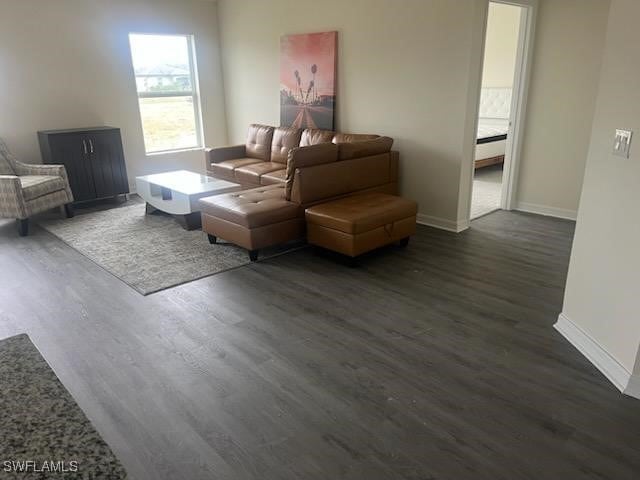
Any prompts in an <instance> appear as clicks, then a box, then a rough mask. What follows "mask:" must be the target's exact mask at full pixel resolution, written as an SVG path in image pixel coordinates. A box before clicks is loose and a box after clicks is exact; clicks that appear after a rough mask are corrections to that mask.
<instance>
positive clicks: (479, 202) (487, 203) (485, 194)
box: [471, 165, 502, 220]
mask: <svg viewBox="0 0 640 480" xmlns="http://www.w3.org/2000/svg"><path fill="white" fill-rule="evenodd" d="M501 194H502V165H493V166H491V167H485V168H479V169H478V170H476V171H475V175H474V177H473V197H472V200H471V219H472V220H473V219H474V218H478V217H481V216H483V215H486V214H487V213H491V212H493V211H494V210H498V209H499V208H500V197H501Z"/></svg>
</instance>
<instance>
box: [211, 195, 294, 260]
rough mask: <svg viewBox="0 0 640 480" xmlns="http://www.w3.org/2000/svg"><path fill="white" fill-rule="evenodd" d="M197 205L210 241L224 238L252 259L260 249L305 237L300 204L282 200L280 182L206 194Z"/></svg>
mask: <svg viewBox="0 0 640 480" xmlns="http://www.w3.org/2000/svg"><path fill="white" fill-rule="evenodd" d="M199 204H200V210H201V215H202V230H203V231H205V232H206V233H207V234H208V236H209V242H211V243H216V241H217V239H218V238H223V239H224V240H227V241H229V242H232V243H235V244H236V245H240V246H241V247H244V248H246V249H247V250H248V251H249V258H250V259H251V260H252V261H255V260H257V258H258V250H260V249H261V248H265V247H268V246H271V245H276V244H278V243H285V242H288V241H291V240H295V239H301V238H304V218H303V215H302V210H301V207H300V205H298V204H297V203H293V202H290V201H288V200H286V199H285V193H284V185H283V184H278V185H269V186H265V187H258V188H254V189H251V190H244V191H241V192H234V193H228V194H222V195H216V196H213V197H206V198H202V199H200V201H199Z"/></svg>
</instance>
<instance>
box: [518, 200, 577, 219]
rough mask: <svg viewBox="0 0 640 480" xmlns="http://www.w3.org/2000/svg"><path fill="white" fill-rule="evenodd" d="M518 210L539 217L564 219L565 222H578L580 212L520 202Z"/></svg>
mask: <svg viewBox="0 0 640 480" xmlns="http://www.w3.org/2000/svg"><path fill="white" fill-rule="evenodd" d="M516 210H520V211H521V212H527V213H536V214H538V215H546V216H547V217H557V218H564V219H565V220H576V218H578V212H577V211H575V210H567V209H566V208H556V207H548V206H546V205H538V204H536V203H526V202H518V204H517V205H516Z"/></svg>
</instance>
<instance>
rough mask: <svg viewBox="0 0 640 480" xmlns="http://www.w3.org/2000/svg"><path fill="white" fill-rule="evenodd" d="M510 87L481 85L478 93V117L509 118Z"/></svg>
mask: <svg viewBox="0 0 640 480" xmlns="http://www.w3.org/2000/svg"><path fill="white" fill-rule="evenodd" d="M510 110H511V88H493V87H483V88H482V93H481V94H480V114H479V117H480V118H492V119H494V118H495V119H504V120H508V119H509V112H510Z"/></svg>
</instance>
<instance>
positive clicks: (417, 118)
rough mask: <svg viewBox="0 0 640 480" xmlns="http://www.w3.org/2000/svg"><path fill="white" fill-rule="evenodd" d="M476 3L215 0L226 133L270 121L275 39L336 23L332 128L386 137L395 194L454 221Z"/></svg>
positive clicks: (475, 89)
mask: <svg viewBox="0 0 640 480" xmlns="http://www.w3.org/2000/svg"><path fill="white" fill-rule="evenodd" d="M486 8H487V4H486V1H484V0H399V1H390V0H349V1H344V0H323V1H315V0H296V1H291V0H272V1H268V2H265V1H262V0H221V1H220V2H219V7H218V10H219V12H218V13H219V17H220V37H221V43H222V51H223V56H222V59H223V63H222V66H223V72H224V84H225V98H226V105H227V120H228V128H229V136H230V140H231V141H233V142H240V141H243V139H244V136H245V132H246V129H247V125H248V124H249V123H252V122H263V123H268V124H273V125H276V124H278V123H279V104H278V100H279V99H278V90H279V88H278V85H279V78H278V76H279V39H280V36H281V35H284V34H292V33H305V32H319V31H330V30H337V31H338V32H339V35H338V42H339V48H338V55H339V56H338V99H337V103H338V107H337V128H338V129H339V130H343V131H349V132H362V133H366V132H371V133H379V134H384V135H389V136H391V137H393V138H394V139H395V145H394V148H395V149H397V150H399V151H400V157H401V160H400V162H401V189H402V192H403V194H404V195H406V196H408V197H410V198H414V199H415V200H417V201H418V203H419V205H420V214H421V218H422V219H423V220H426V221H428V222H432V223H437V224H440V225H441V226H446V227H448V228H456V226H457V225H456V219H457V203H458V192H459V187H460V176H461V164H462V161H463V158H467V157H468V158H471V153H472V150H471V149H472V146H473V137H474V132H473V125H474V122H475V119H474V118H473V117H474V116H475V108H476V107H475V105H477V101H478V95H479V85H480V68H479V67H480V64H479V61H478V59H479V58H481V47H482V34H483V31H484V16H485V14H486ZM474 104H475V105H474ZM468 115H471V116H470V117H468Z"/></svg>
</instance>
